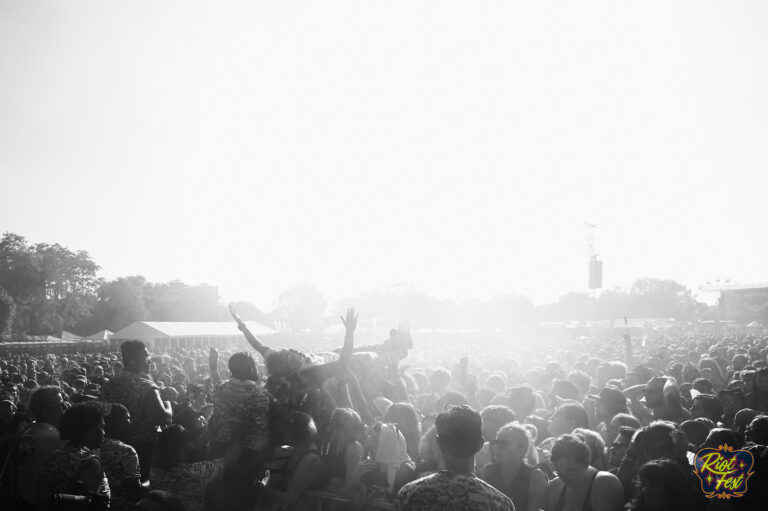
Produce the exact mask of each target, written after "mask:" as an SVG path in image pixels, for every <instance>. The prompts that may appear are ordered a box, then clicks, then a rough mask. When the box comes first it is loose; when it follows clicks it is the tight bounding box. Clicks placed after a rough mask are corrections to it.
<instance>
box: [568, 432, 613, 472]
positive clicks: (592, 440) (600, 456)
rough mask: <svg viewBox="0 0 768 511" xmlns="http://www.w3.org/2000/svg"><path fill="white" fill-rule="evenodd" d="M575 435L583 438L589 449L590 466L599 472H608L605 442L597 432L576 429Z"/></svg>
mask: <svg viewBox="0 0 768 511" xmlns="http://www.w3.org/2000/svg"><path fill="white" fill-rule="evenodd" d="M573 434H574V435H577V436H579V437H581V438H582V439H584V441H585V442H586V443H587V447H589V464H590V465H592V466H593V467H594V468H596V469H597V470H606V468H607V467H608V462H607V461H606V459H605V441H604V440H603V437H601V436H600V434H599V433H598V432H597V431H593V430H591V429H588V428H576V429H574V430H573Z"/></svg>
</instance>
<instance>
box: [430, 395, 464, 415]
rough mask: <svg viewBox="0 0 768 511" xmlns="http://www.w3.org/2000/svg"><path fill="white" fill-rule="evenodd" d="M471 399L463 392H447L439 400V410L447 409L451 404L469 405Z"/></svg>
mask: <svg viewBox="0 0 768 511" xmlns="http://www.w3.org/2000/svg"><path fill="white" fill-rule="evenodd" d="M468 404H469V401H468V400H467V398H466V397H465V396H464V395H463V394H459V393H458V392H446V393H445V394H443V395H442V396H440V398H439V399H438V400H437V410H438V411H441V410H447V409H448V408H450V407H451V406H462V405H468Z"/></svg>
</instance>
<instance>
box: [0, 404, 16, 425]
mask: <svg viewBox="0 0 768 511" xmlns="http://www.w3.org/2000/svg"><path fill="white" fill-rule="evenodd" d="M15 413H16V405H15V404H13V401H11V400H9V399H3V400H2V401H0V419H2V420H4V421H6V422H10V421H11V420H12V419H13V414H15Z"/></svg>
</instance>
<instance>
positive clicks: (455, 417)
mask: <svg viewBox="0 0 768 511" xmlns="http://www.w3.org/2000/svg"><path fill="white" fill-rule="evenodd" d="M482 423H483V421H482V419H481V418H480V414H479V413H477V412H476V411H474V410H472V409H471V408H470V407H469V406H467V405H461V406H453V407H451V408H449V409H447V410H445V411H443V412H440V414H438V416H437V418H436V419H435V430H436V433H437V445H438V446H439V447H440V451H441V452H442V454H443V457H444V458H445V459H446V461H448V460H449V459H464V460H466V459H471V458H473V457H474V456H475V453H477V451H479V450H480V449H481V448H482V447H483V443H484V441H483V431H482Z"/></svg>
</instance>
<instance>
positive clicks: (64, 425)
mask: <svg viewBox="0 0 768 511" xmlns="http://www.w3.org/2000/svg"><path fill="white" fill-rule="evenodd" d="M59 436H60V437H61V439H62V440H66V441H68V442H70V443H72V444H74V445H82V446H85V447H88V448H90V449H98V448H99V446H100V445H101V442H102V441H103V440H104V415H103V413H102V409H101V408H100V407H99V406H98V405H96V404H95V403H80V404H76V405H74V406H72V407H71V408H69V409H68V410H67V411H65V412H64V413H63V414H62V415H61V419H60V420H59Z"/></svg>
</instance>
